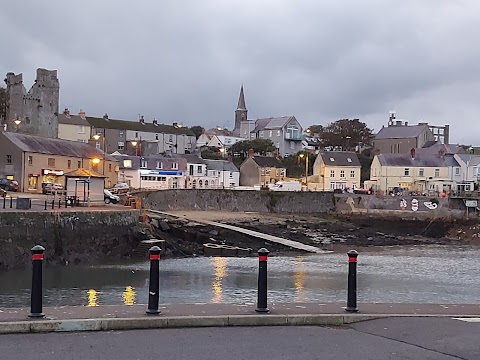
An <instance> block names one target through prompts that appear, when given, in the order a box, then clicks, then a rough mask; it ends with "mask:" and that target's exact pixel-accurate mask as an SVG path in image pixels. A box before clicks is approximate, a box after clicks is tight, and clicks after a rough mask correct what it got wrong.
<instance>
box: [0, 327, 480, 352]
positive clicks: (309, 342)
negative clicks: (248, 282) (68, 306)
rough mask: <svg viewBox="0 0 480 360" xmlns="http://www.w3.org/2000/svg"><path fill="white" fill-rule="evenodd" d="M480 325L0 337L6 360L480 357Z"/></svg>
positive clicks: (190, 330)
mask: <svg viewBox="0 0 480 360" xmlns="http://www.w3.org/2000/svg"><path fill="white" fill-rule="evenodd" d="M479 338H480V323H473V322H470V323H469V322H463V321H459V320H453V319H447V318H423V319H421V318H395V319H382V320H374V321H370V322H364V323H359V324H355V325H353V326H352V327H351V328H322V327H255V328H248V327H238V328H233V327H232V328H197V329H163V330H138V331H124V332H118V331H112V332H102V333H93V332H92V333H63V334H62V333H49V334H26V335H3V336H0V354H1V358H2V359H8V360H10V359H22V360H29V359H36V360H47V359H48V360H57V359H59V360H60V359H61V360H74V359H75V360H90V359H91V360H97V359H102V360H114V359H115V360H135V359H142V360H147V359H176V360H182V359H189V360H191V359H196V360H206V359H209V360H215V359H223V360H230V359H232V360H240V359H262V360H263V359H275V360H284V359H322V360H330V359H332V360H333V359H335V360H338V359H356V360H367V359H368V360H388V359H399V360H400V359H401V360H410V359H411V360H418V359H422V360H453V359H466V360H474V359H475V360H478V359H480V344H479V341H478V340H479Z"/></svg>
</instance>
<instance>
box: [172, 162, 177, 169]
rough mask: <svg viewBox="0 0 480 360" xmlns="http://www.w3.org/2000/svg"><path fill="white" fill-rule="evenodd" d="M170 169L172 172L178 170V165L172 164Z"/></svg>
mask: <svg viewBox="0 0 480 360" xmlns="http://www.w3.org/2000/svg"><path fill="white" fill-rule="evenodd" d="M172 169H173V170H178V163H177V162H174V163H172Z"/></svg>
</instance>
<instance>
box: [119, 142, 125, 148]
mask: <svg viewBox="0 0 480 360" xmlns="http://www.w3.org/2000/svg"><path fill="white" fill-rule="evenodd" d="M118 150H125V143H124V142H123V141H119V142H118Z"/></svg>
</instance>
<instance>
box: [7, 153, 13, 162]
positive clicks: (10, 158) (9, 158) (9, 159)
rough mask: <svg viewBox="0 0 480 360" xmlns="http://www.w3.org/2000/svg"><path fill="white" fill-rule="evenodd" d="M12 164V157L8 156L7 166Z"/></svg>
mask: <svg viewBox="0 0 480 360" xmlns="http://www.w3.org/2000/svg"><path fill="white" fill-rule="evenodd" d="M11 163H12V155H7V164H11Z"/></svg>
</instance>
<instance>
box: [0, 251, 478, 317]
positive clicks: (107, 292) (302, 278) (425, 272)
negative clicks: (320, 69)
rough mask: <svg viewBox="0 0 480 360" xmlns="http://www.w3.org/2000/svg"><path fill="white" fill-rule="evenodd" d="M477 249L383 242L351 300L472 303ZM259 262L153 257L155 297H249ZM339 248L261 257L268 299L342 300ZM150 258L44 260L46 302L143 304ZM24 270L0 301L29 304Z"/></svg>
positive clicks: (1, 284)
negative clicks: (84, 262)
mask: <svg viewBox="0 0 480 360" xmlns="http://www.w3.org/2000/svg"><path fill="white" fill-rule="evenodd" d="M479 257H480V249H479V248H472V247H451V246H415V247H383V248H372V249H371V250H370V249H369V250H368V251H366V250H362V251H361V252H360V255H359V258H358V301H359V303H361V302H368V303H375V302H380V303H445V304H452V303H458V304H466V303H478V299H480V276H478V274H480V262H479V261H478V258H479ZM257 267H258V261H257V259H256V258H255V257H251V258H222V257H211V258H209V257H196V258H185V259H168V260H162V261H161V263H160V276H161V281H160V289H161V290H160V302H161V303H163V304H170V303H254V302H255V301H256V286H257ZM347 270H348V263H347V256H346V254H338V253H330V254H321V255H304V256H295V257H287V256H281V257H270V258H269V260H268V271H269V278H268V287H269V293H268V296H269V302H317V303H327V302H344V301H345V299H346V281H347ZM148 271H149V263H148V261H145V262H137V263H122V264H109V265H97V266H77V265H68V266H46V267H45V268H44V304H45V306H64V305H84V306H102V305H117V304H127V305H131V304H136V303H138V304H144V303H147V300H148V275H149V273H148ZM30 281H31V273H30V271H29V270H21V271H10V272H3V273H0V308H2V307H3V308H5V307H20V306H28V305H29V301H30Z"/></svg>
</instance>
